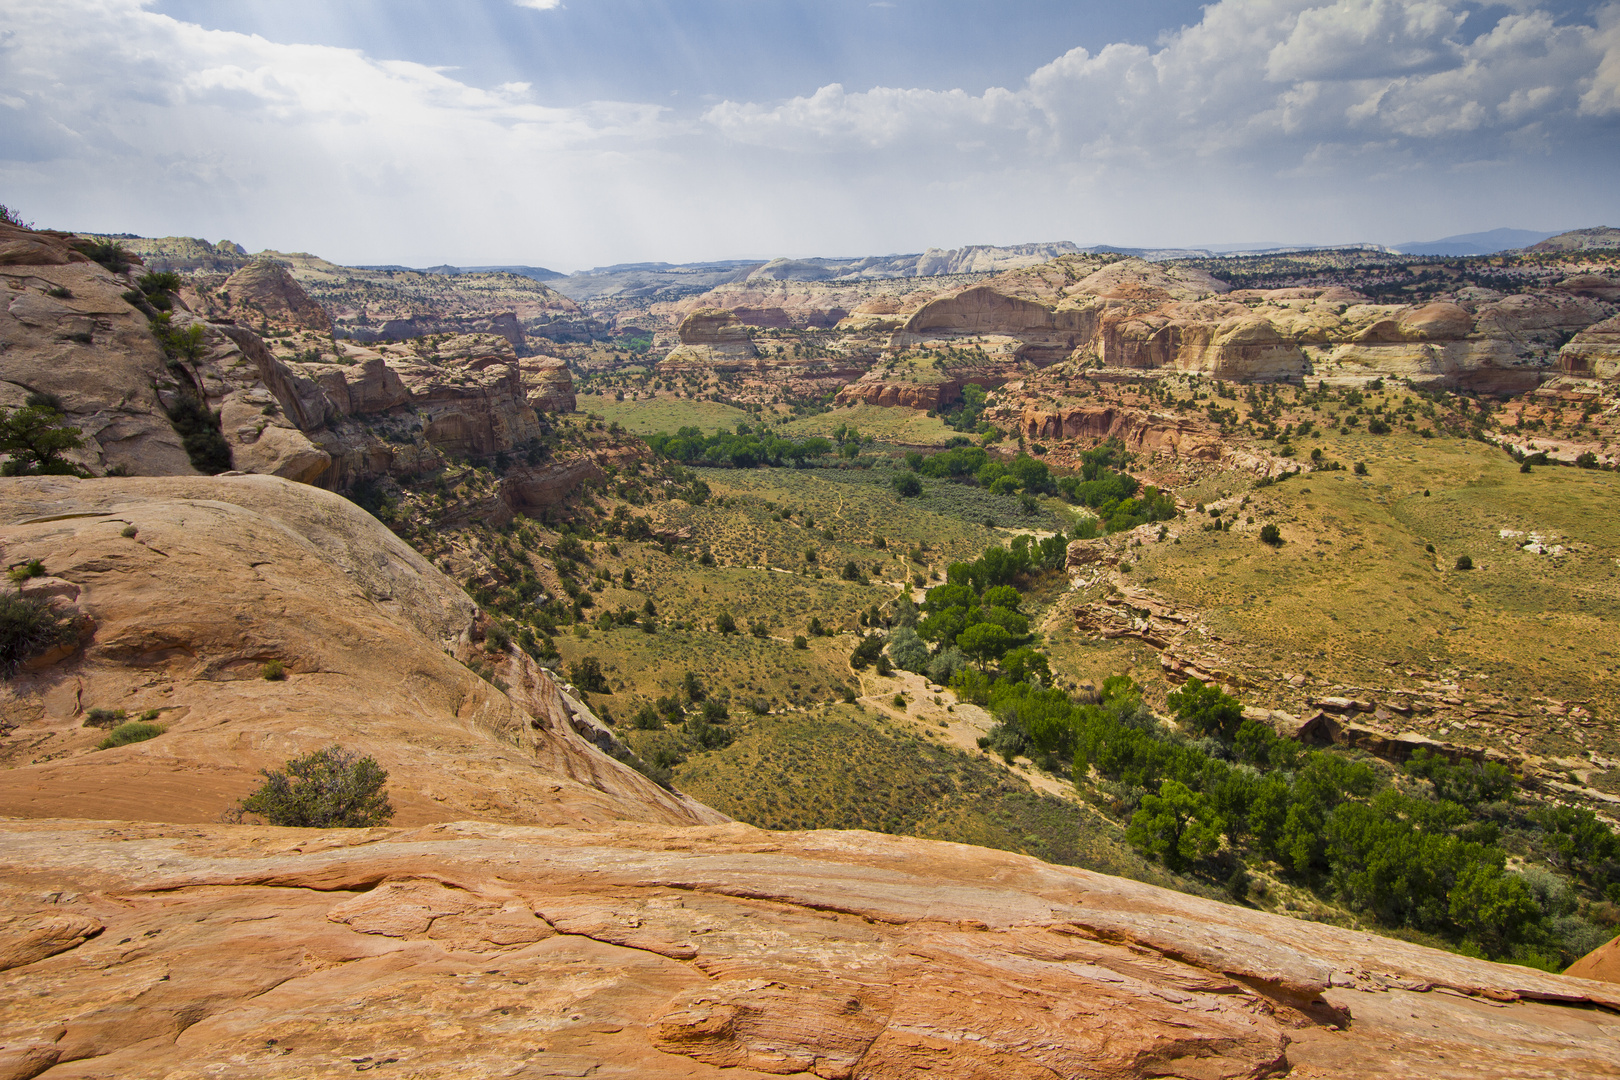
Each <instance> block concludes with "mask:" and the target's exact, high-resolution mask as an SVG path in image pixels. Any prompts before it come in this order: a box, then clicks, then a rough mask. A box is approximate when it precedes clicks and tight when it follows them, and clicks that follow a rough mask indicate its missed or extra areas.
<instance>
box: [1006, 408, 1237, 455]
mask: <svg viewBox="0 0 1620 1080" xmlns="http://www.w3.org/2000/svg"><path fill="white" fill-rule="evenodd" d="M1018 428H1019V431H1020V432H1021V433H1022V434H1023V436H1024V437H1025V438H1026V439H1029V440H1030V441H1032V442H1039V441H1057V440H1063V439H1080V440H1086V441H1090V442H1104V441H1108V440H1118V441H1119V442H1120V444H1121V445H1123V446H1124V447H1125V448H1126V449H1128V450H1131V451H1133V452H1145V453H1150V454H1151V453H1165V454H1170V455H1173V456H1176V457H1185V458H1193V459H1197V460H1201V461H1220V460H1221V459H1222V457H1223V455H1224V454H1225V453H1226V446H1225V444H1224V441H1223V440H1222V438H1221V433H1220V429H1219V428H1217V427H1215V426H1214V425H1212V424H1210V423H1209V422H1207V421H1206V420H1204V419H1202V418H1200V417H1188V416H1176V415H1170V414H1158V413H1153V412H1150V411H1148V410H1146V409H1132V408H1126V407H1124V406H1115V405H1079V406H1073V407H1070V408H1066V409H1060V410H1045V409H1025V410H1024V412H1023V414H1022V415H1021V416H1020V417H1019V419H1018Z"/></svg>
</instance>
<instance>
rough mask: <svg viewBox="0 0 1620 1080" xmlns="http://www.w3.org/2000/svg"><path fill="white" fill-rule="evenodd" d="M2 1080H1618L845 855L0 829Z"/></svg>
mask: <svg viewBox="0 0 1620 1080" xmlns="http://www.w3.org/2000/svg"><path fill="white" fill-rule="evenodd" d="M0 875H3V876H4V878H5V880H6V881H7V882H8V883H10V885H9V887H8V888H7V889H6V890H5V892H4V893H3V894H0V911H3V912H4V916H3V917H4V918H5V919H6V924H5V928H4V933H5V935H6V936H5V940H6V942H7V945H6V947H5V949H4V951H0V957H3V958H4V962H5V963H6V964H7V965H8V966H9V967H10V970H9V971H8V972H7V973H6V976H5V980H4V982H3V983H0V1013H3V1014H4V1015H5V1017H6V1025H5V1031H4V1033H3V1034H0V1070H4V1071H0V1075H5V1076H13V1077H15V1076H34V1075H40V1074H43V1075H44V1076H46V1077H48V1078H50V1080H57V1078H65V1077H109V1076H163V1077H171V1078H176V1080H181V1078H193V1077H195V1078H202V1077H223V1078H247V1077H294V1076H296V1077H326V1076H338V1075H345V1076H347V1075H352V1074H354V1073H355V1072H357V1071H369V1070H371V1069H378V1070H381V1071H383V1074H384V1075H399V1076H412V1077H420V1078H437V1077H466V1076H478V1077H486V1076H489V1077H494V1076H509V1077H519V1076H522V1077H544V1076H595V1077H610V1076H617V1077H694V1078H695V1077H717V1078H718V1077H734V1078H747V1077H755V1078H758V1077H765V1076H805V1077H809V1076H816V1077H823V1078H828V1080H833V1078H842V1077H849V1078H865V1080H888V1078H918V1077H923V1076H950V1077H953V1078H962V1080H971V1078H981V1077H982V1078H986V1080H989V1078H1004V1077H1029V1078H1037V1077H1040V1078H1056V1077H1075V1078H1080V1077H1085V1078H1096V1077H1109V1078H1119V1080H1123V1078H1136V1077H1181V1078H1185V1080H1195V1078H1196V1080H1215V1078H1239V1077H1243V1078H1249V1077H1253V1078H1258V1077H1267V1076H1280V1075H1286V1076H1290V1077H1297V1078H1306V1077H1310V1078H1327V1077H1350V1076H1354V1077H1358V1078H1383V1077H1389V1078H1395V1077H1400V1078H1403V1080H1404V1078H1409V1077H1414V1076H1422V1077H1426V1078H1432V1080H1447V1078H1451V1077H1459V1078H1461V1077H1468V1078H1489V1077H1574V1076H1581V1077H1597V1076H1612V1075H1617V1074H1620V1015H1616V1011H1615V1010H1617V1009H1620V991H1617V990H1616V988H1615V987H1614V986H1613V985H1612V984H1608V983H1599V982H1591V981H1585V980H1581V979H1573V978H1567V977H1563V976H1558V975H1547V974H1543V973H1541V972H1537V971H1532V970H1530V969H1527V968H1516V967H1511V966H1506V965H1497V964H1490V963H1485V962H1482V961H1476V960H1470V959H1467V958H1464V957H1458V956H1453V955H1449V954H1446V953H1440V952H1435V951H1433V950H1429V949H1424V948H1420V947H1418V946H1414V945H1408V944H1405V943H1403V942H1397V941H1390V940H1387V939H1382V938H1376V937H1372V936H1370V935H1366V934H1360V933H1356V932H1353V931H1348V930H1340V929H1336V928H1333V927H1328V926H1322V925H1318V924H1313V923H1306V922H1298V921H1293V920H1288V919H1284V918H1280V917H1276V916H1270V915H1265V914H1260V913H1256V912H1251V911H1246V910H1243V909H1241V908H1234V907H1229V906H1226V905H1223V904H1219V903H1215V902H1213V901H1208V900H1200V899H1196V898H1193V897H1188V896H1184V895H1181V894H1178V893H1173V892H1167V891H1165V890H1161V889H1157V888H1154V887H1152V886H1147V885H1142V884H1138V883H1135V882H1130V881H1125V880H1122V879H1117V878H1109V877H1105V876H1102V875H1098V874H1092V873H1088V872H1086V871H1084V870H1076V869H1069V868H1060V867H1053V866H1048V865H1045V864H1043V863H1040V862H1037V861H1035V860H1033V859H1030V858H1027V857H1024V856H1018V855H1011V854H1007V853H1003V852H997V851H989V850H984V849H979V848H972V847H967V846H963V845H955V844H945V843H940V842H935V841H925V840H916V839H910V838H897V837H885V836H878V835H875V834H870V833H841V832H814V833H765V832H761V831H759V830H756V829H752V828H749V827H747V826H742V825H729V826H721V827H708V828H684V829H681V828H669V827H660V826H645V825H643V826H636V825H625V824H620V825H606V826H599V827H597V828H594V829H592V830H588V831H587V830H580V829H542V828H533V827H527V828H525V827H515V826H505V825H494V824H475V823H459V824H443V825H434V826H428V827H424V828H418V829H397V830H390V829H372V830H334V831H329V832H316V831H307V830H284V829H268V828H257V827H251V826H236V827H230V826H217V825H216V826H189V827H184V828H181V827H175V826H161V825H151V824H139V823H132V822H117V821H105V822H87V821H77V822H75V821H28V822H21V821H13V822H0Z"/></svg>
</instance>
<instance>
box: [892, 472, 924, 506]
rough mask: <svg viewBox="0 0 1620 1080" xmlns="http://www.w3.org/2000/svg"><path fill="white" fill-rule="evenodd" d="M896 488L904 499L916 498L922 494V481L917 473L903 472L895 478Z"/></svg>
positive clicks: (897, 492)
mask: <svg viewBox="0 0 1620 1080" xmlns="http://www.w3.org/2000/svg"><path fill="white" fill-rule="evenodd" d="M894 490H895V493H896V494H898V495H899V496H900V497H901V498H902V499H912V498H916V497H917V496H918V495H921V494H922V491H923V487H922V481H921V480H918V479H917V474H916V473H909V472H908V473H901V474H900V475H899V476H896V477H895V478H894Z"/></svg>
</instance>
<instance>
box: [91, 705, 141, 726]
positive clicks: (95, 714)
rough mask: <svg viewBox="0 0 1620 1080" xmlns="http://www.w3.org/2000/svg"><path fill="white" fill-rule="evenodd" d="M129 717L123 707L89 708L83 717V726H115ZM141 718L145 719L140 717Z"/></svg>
mask: <svg viewBox="0 0 1620 1080" xmlns="http://www.w3.org/2000/svg"><path fill="white" fill-rule="evenodd" d="M128 718H129V714H128V713H127V712H125V711H124V710H123V709H91V710H90V711H89V712H88V713H86V714H85V717H84V726H85V727H98V728H115V727H117V726H118V725H119V724H122V723H123V722H124V721H125V720H127V719H128ZM142 719H143V720H144V719H146V718H145V717H142Z"/></svg>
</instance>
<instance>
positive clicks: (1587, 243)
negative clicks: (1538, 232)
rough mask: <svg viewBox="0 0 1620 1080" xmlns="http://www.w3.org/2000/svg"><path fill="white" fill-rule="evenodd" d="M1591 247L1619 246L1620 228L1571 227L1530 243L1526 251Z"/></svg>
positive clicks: (1582, 249) (1579, 249) (1571, 249)
mask: <svg viewBox="0 0 1620 1080" xmlns="http://www.w3.org/2000/svg"><path fill="white" fill-rule="evenodd" d="M1593 248H1620V229H1615V228H1610V227H1609V226H1606V225H1603V226H1598V227H1597V228H1593V229H1571V230H1570V231H1569V232H1565V233H1559V234H1558V235H1557V236H1552V237H1548V238H1547V239H1545V240H1543V241H1541V242H1540V243H1539V244H1532V245H1530V246H1529V247H1528V248H1526V249H1525V250H1526V251H1534V252H1542V251H1546V252H1558V251H1587V250H1590V249H1593Z"/></svg>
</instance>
